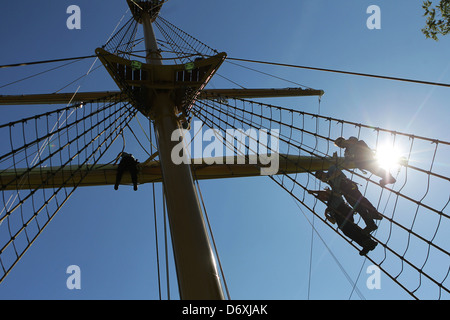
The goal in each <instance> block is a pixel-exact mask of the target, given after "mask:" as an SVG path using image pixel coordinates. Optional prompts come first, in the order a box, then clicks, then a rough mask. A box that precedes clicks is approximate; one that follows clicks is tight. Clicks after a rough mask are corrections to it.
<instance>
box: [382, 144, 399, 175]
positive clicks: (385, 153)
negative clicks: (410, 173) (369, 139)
mask: <svg viewBox="0 0 450 320" xmlns="http://www.w3.org/2000/svg"><path fill="white" fill-rule="evenodd" d="M375 157H376V159H377V161H378V164H379V166H380V167H381V168H383V169H385V170H391V169H396V168H398V166H400V165H401V163H402V159H403V158H402V155H401V152H400V150H399V149H398V148H395V147H393V146H391V145H381V146H379V147H378V148H377V150H376V151H375Z"/></svg>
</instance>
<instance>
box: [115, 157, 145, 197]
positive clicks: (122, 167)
mask: <svg viewBox="0 0 450 320" xmlns="http://www.w3.org/2000/svg"><path fill="white" fill-rule="evenodd" d="M138 164H139V161H138V160H137V159H136V158H135V157H133V155H131V154H129V153H126V152H122V153H121V160H120V162H119V166H118V168H117V174H116V184H115V185H114V190H118V189H119V184H120V181H121V180H122V175H123V173H124V172H125V171H128V172H129V173H130V175H131V181H132V182H133V189H134V191H136V190H137V174H138Z"/></svg>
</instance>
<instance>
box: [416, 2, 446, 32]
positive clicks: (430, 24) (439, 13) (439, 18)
mask: <svg viewBox="0 0 450 320" xmlns="http://www.w3.org/2000/svg"><path fill="white" fill-rule="evenodd" d="M432 5H433V3H432V2H431V1H430V0H426V1H424V2H423V5H422V8H423V9H424V10H425V14H424V16H425V17H427V21H426V27H425V28H423V29H422V33H423V34H424V35H425V36H426V37H427V38H431V39H433V40H435V41H438V40H439V39H438V34H441V35H446V34H448V33H450V0H441V1H440V3H439V5H438V6H436V7H434V8H432V7H431V6H432Z"/></svg>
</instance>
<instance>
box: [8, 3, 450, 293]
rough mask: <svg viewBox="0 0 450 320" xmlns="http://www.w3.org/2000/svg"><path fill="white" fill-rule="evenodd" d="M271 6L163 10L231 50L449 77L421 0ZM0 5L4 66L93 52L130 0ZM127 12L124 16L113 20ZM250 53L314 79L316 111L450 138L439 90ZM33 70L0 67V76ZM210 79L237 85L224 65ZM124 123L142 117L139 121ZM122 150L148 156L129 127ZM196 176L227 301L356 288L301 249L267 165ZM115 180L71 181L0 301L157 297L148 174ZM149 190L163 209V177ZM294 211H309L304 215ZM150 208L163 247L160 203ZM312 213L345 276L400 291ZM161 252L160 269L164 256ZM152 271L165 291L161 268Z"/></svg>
mask: <svg viewBox="0 0 450 320" xmlns="http://www.w3.org/2000/svg"><path fill="white" fill-rule="evenodd" d="M73 4H76V5H78V6H79V7H80V8H81V17H82V22H81V30H68V29H67V28H66V19H67V18H68V16H69V15H68V14H66V9H67V7H68V6H69V5H73ZM276 4H277V5H274V2H273V1H256V0H248V1H237V0H235V1H226V2H225V1H207V0H195V1H180V0H170V1H169V2H168V3H167V4H165V5H164V7H163V9H162V11H161V15H162V16H163V17H164V18H165V19H167V20H169V21H170V22H172V23H173V24H175V25H176V26H178V27H180V28H181V29H183V30H184V31H185V32H187V33H189V34H191V35H193V36H195V37H196V38H198V39H199V40H201V41H202V42H204V43H206V44H208V45H209V46H211V47H212V48H215V49H217V50H218V51H224V52H226V53H227V54H228V56H229V57H235V58H245V59H255V60H264V61H274V62H281V63H287V64H296V65H304V66H314V67H322V68H329V69H339V70H349V71H356V72H363V73H372V74H379V75H386V76H393V77H403V78H412V79H420V80H427V81H435V82H443V83H450V60H449V59H448V53H449V51H450V37H448V36H447V38H446V37H442V39H441V40H440V41H439V42H435V41H432V40H429V39H425V36H424V35H423V34H422V33H421V31H420V30H421V28H422V27H423V26H424V23H425V18H424V17H423V16H422V14H423V12H422V8H421V3H420V1H416V2H413V1H408V0H399V1H380V0H378V1H377V0H373V1H352V0H346V1H340V2H331V1H322V0H321V1H278V2H276ZM373 4H375V5H378V6H379V7H380V9H381V29H380V30H369V29H368V28H367V27H366V20H367V18H368V17H369V15H368V14H367V13H366V9H367V7H368V6H369V5H373ZM1 9H2V10H0V30H2V31H0V33H1V38H2V42H1V46H2V49H3V50H1V51H0V64H8V63H17V62H24V61H35V60H47V59H53V58H64V57H73V56H84V55H90V54H93V53H94V50H95V48H97V47H100V46H102V45H103V44H104V43H105V42H106V40H107V39H108V37H109V36H110V34H111V32H112V31H113V29H114V27H115V26H116V25H117V23H118V22H119V20H120V19H121V18H122V16H123V15H124V14H125V12H126V11H127V5H126V1H114V2H110V3H109V5H108V6H105V5H104V3H103V2H99V1H95V2H93V1H82V0H79V1H46V2H44V3H39V4H37V3H36V2H33V1H22V2H20V3H16V2H8V3H4V4H2V5H1ZM127 19H128V15H127V16H126V18H125V19H124V20H123V21H126V20H127ZM157 36H158V34H157ZM92 62H93V61H92V60H88V61H83V62H80V63H77V64H75V65H73V66H71V67H68V68H64V69H62V70H61V71H55V72H54V73H50V74H49V75H46V77H45V78H39V77H37V78H33V79H30V80H27V81H24V82H20V83H18V84H16V85H11V86H7V87H4V88H1V89H0V94H2V95H6V94H25V93H48V92H54V91H56V90H58V89H60V88H61V87H63V86H64V85H65V84H67V83H69V82H70V81H71V80H73V79H75V78H76V77H78V76H81V75H83V74H84V73H86V72H87V70H88V69H89V67H90V65H91V63H92ZM98 65H99V62H97V64H96V66H98ZM246 65H247V66H250V67H252V68H256V69H258V70H261V71H264V72H267V73H271V74H274V75H277V76H279V77H282V78H285V79H289V80H291V81H295V82H298V83H301V84H304V85H306V86H308V87H312V88H316V89H322V90H324V91H325V95H324V96H323V98H322V100H321V103H320V114H322V115H326V116H330V117H335V118H342V119H345V120H348V121H354V122H357V123H363V124H367V125H373V126H379V127H383V128H387V129H391V130H396V131H400V132H406V133H411V134H415V135H421V136H425V137H430V138H436V139H442V140H446V141H448V140H449V136H448V127H447V126H448V121H447V120H448V119H449V113H450V111H449V108H448V101H449V89H448V88H442V87H433V86H425V85H419V84H411V83H401V82H394V81H390V80H380V79H370V78H362V77H355V76H348V75H340V74H332V73H326V72H318V71H308V70H302V69H292V68H283V67H276V66H261V65H250V64H246ZM41 68H42V67H41ZM38 70H41V69H39V67H21V68H12V69H4V70H1V71H0V87H1V86H2V85H3V84H6V83H8V82H11V81H13V80H16V79H20V78H22V77H25V76H27V75H30V74H32V73H34V72H36V71H38ZM219 73H220V74H221V75H223V76H226V77H228V78H230V79H233V80H234V81H236V82H238V83H239V84H241V85H242V86H245V87H248V88H258V87H267V88H270V87H275V88H277V87H289V86H293V85H292V84H291V83H287V82H284V81H280V80H278V79H275V78H271V77H265V76H262V75H261V74H258V73H254V72H251V71H248V70H245V69H242V68H238V67H236V66H234V65H231V64H228V63H224V64H223V66H222V67H221V69H220V71H219ZM42 79H45V81H42ZM78 85H81V87H80V91H100V90H116V86H115V84H114V82H113V81H112V80H111V79H110V77H109V75H108V74H107V73H106V71H105V70H104V69H103V68H99V69H98V70H96V71H95V72H94V73H92V75H90V76H89V77H88V78H86V79H85V80H83V81H82V82H78V83H76V84H75V85H73V86H71V87H68V88H67V89H66V90H65V91H67V92H69V91H70V90H75V89H76V88H77V86H78ZM209 86H210V87H211V88H225V87H234V85H233V84H232V83H229V82H227V81H226V80H224V79H223V78H220V77H216V78H215V79H213V80H212V82H211V83H210V84H209ZM270 103H273V104H277V105H282V106H289V107H293V108H296V109H298V110H303V111H308V112H311V113H317V112H318V110H319V103H318V101H317V98H295V99H291V98H282V99H272V100H270ZM52 108H54V107H52ZM36 109H38V111H39V112H37V111H36ZM46 110H47V109H46V107H44V106H33V107H19V106H14V107H6V106H3V107H0V112H1V114H2V123H4V122H6V121H9V120H11V119H16V118H20V117H22V116H24V115H27V114H34V113H40V112H45V111H46ZM3 119H5V120H3ZM132 124H133V127H134V128H138V124H137V123H136V121H133V123H132ZM136 131H137V130H136ZM120 147H121V146H119V148H120ZM127 149H128V152H132V153H134V154H135V155H136V157H137V158H138V159H139V160H141V161H143V160H145V158H146V155H145V154H144V153H143V151H142V149H140V147H139V146H138V145H137V144H136V143H135V142H134V140H133V138H132V137H131V136H130V137H129V139H128V140H127ZM426 156H428V154H426V155H425V157H426ZM110 160H111V159H105V161H104V162H109V161H110ZM444 165H445V164H444ZM200 186H201V190H202V193H203V197H204V199H205V204H206V207H207V211H208V215H209V218H210V220H211V225H212V228H213V232H214V236H215V240H216V243H217V246H218V249H219V254H220V258H221V262H222V264H223V268H224V272H225V276H226V280H227V284H228V287H229V289H230V294H231V298H232V299H307V298H308V282H309V280H310V281H311V290H310V296H309V297H310V298H311V299H349V298H350V297H351V298H352V299H359V298H361V297H359V296H358V295H357V294H356V292H353V293H352V285H351V283H349V281H348V279H347V277H346V275H345V274H344V273H343V272H342V270H341V268H340V267H339V266H338V265H337V263H336V261H335V260H334V259H333V257H332V256H331V255H330V253H329V252H328V250H327V248H326V247H325V246H324V245H323V243H322V242H321V240H320V239H319V238H318V237H317V235H315V236H314V240H313V255H312V260H310V249H311V233H312V228H311V226H310V224H309V223H308V220H307V219H306V218H305V216H304V215H303V214H302V212H301V210H299V208H298V207H297V206H296V205H295V203H294V201H293V200H292V199H291V197H290V196H289V195H288V194H287V193H286V192H285V191H284V190H282V189H281V188H280V187H279V186H277V185H276V184H275V183H273V182H272V181H270V180H269V179H268V178H267V177H254V178H249V179H230V180H219V181H208V182H201V183H200ZM447 188H448V186H447ZM119 190H120V191H119V192H115V191H114V190H113V187H112V186H107V187H98V188H92V189H91V188H79V189H78V190H77V192H76V193H75V195H74V196H73V197H72V198H71V199H70V200H69V202H68V203H67V204H66V205H65V206H64V208H63V209H62V210H61V211H60V212H59V213H58V214H57V215H56V217H55V219H54V220H53V221H52V223H51V224H50V225H49V226H48V228H47V229H46V230H45V231H44V232H43V234H42V235H41V236H40V237H39V239H38V240H37V241H36V242H35V244H34V245H33V246H32V247H31V249H30V250H29V251H28V252H27V253H26V255H25V256H24V258H23V259H22V260H21V261H20V262H19V263H18V264H17V266H16V267H15V268H14V269H13V271H12V272H11V273H10V274H9V275H8V277H7V278H6V279H5V280H4V281H3V283H2V284H1V285H0V299H10V298H13V299H158V286H157V277H156V258H155V235H154V227H153V203H152V199H151V192H152V189H151V185H145V186H140V187H139V191H138V192H134V191H133V190H132V188H130V187H127V186H122V187H121V188H120V189H119ZM157 191H158V192H157V194H158V197H157V198H158V199H159V200H158V205H159V209H161V194H160V186H157ZM439 195H441V194H440V193H439ZM437 196H438V195H437ZM443 197H444V199H445V197H446V198H447V199H448V194H447V193H445V192H444V193H443ZM303 211H304V213H305V215H306V217H308V219H309V220H310V221H311V220H312V216H311V214H310V213H309V212H307V210H305V209H303ZM159 214H161V212H159ZM158 219H159V221H160V225H159V229H158V232H159V236H160V237H159V244H160V252H162V250H163V249H164V248H163V243H164V239H163V238H162V237H161V236H162V233H163V226H162V222H161V215H159V216H158ZM315 223H318V225H317V224H316V228H317V231H318V233H319V234H320V235H321V237H322V238H323V239H324V240H325V242H326V243H327V246H328V247H329V248H331V250H333V253H334V254H335V256H336V257H337V259H338V261H339V263H340V264H341V265H342V268H343V269H344V270H346V273H347V274H348V275H349V277H350V278H351V279H352V281H356V279H357V277H358V274H359V272H360V270H362V273H361V276H360V277H359V280H358V283H357V285H358V288H359V290H360V291H361V292H362V294H363V296H364V298H366V299H409V298H410V296H409V295H408V294H407V293H405V292H404V291H403V290H402V289H401V288H400V287H398V286H397V285H396V284H395V283H392V282H391V281H390V280H389V278H388V277H387V276H385V275H382V278H381V281H382V282H381V289H380V290H369V289H368V288H367V287H366V284H365V283H366V279H367V277H368V275H367V274H366V272H365V271H366V268H367V267H368V266H369V265H370V262H367V261H365V260H364V258H362V257H360V256H359V255H358V252H357V251H355V250H354V249H353V248H352V247H350V246H349V245H348V243H347V242H345V241H342V239H341V238H340V237H339V236H337V235H336V234H335V233H334V232H333V231H331V230H330V229H329V228H328V227H326V226H322V225H320V222H318V220H317V219H316V220H315ZM382 223H383V222H382ZM160 259H161V267H162V268H163V269H165V266H164V265H163V261H162V260H164V257H163V256H162V257H160ZM447 259H448V257H447ZM310 262H311V264H312V273H310V272H309V266H310ZM444 263H447V264H448V260H446V261H444ZM73 264H75V265H78V266H80V268H81V273H82V278H81V279H82V288H81V290H68V289H67V287H66V279H67V277H68V275H67V274H66V268H67V267H68V266H70V265H73ZM170 274H171V278H170V284H171V285H170V292H171V298H174V299H176V298H177V289H176V279H175V277H174V267H173V263H170ZM162 276H163V277H162V283H163V298H166V288H165V281H166V280H165V270H162ZM430 296H433V297H434V296H435V295H432V294H430Z"/></svg>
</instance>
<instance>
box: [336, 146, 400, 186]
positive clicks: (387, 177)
mask: <svg viewBox="0 0 450 320" xmlns="http://www.w3.org/2000/svg"><path fill="white" fill-rule="evenodd" d="M334 144H335V145H336V146H337V147H339V148H342V149H345V151H344V157H345V161H346V162H353V163H354V164H355V166H356V167H357V168H359V169H361V170H367V171H369V172H371V173H373V174H374V175H376V176H378V177H380V178H381V180H380V184H381V185H382V186H383V187H384V186H385V185H386V184H391V183H395V181H396V180H395V178H394V177H393V176H392V175H391V173H390V172H389V171H387V170H385V169H383V168H381V167H380V166H379V165H378V164H377V160H376V159H375V154H374V152H373V151H372V150H371V149H370V148H369V146H368V145H367V144H366V143H365V142H364V141H363V140H358V138H356V137H350V138H348V139H345V138H344V137H339V138H337V139H336V140H335V141H334Z"/></svg>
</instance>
